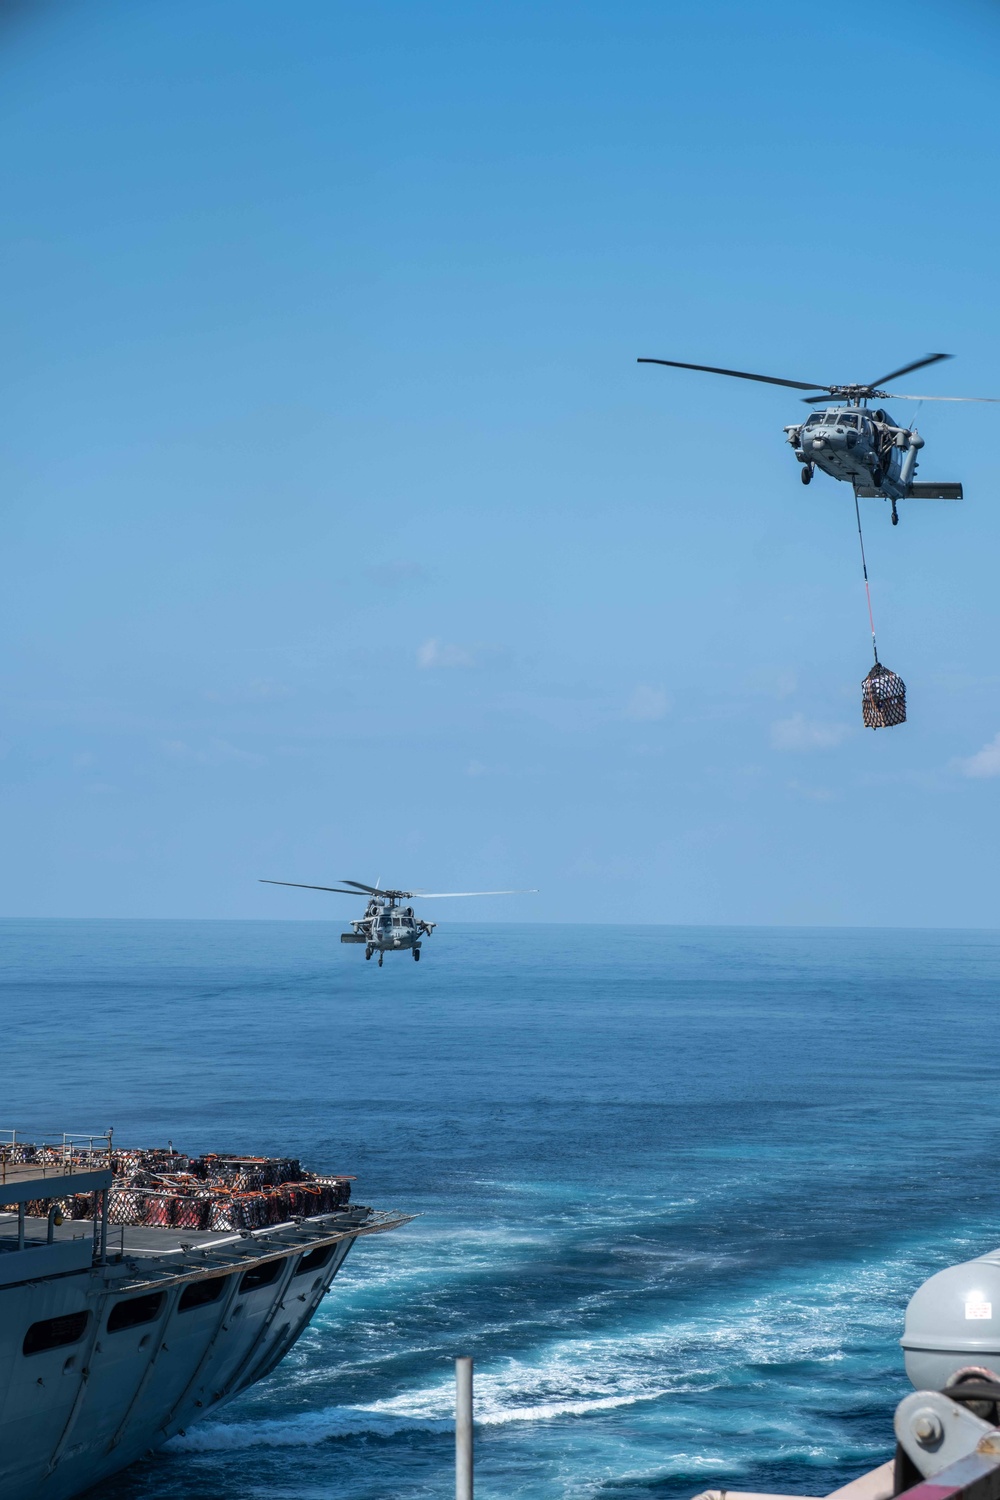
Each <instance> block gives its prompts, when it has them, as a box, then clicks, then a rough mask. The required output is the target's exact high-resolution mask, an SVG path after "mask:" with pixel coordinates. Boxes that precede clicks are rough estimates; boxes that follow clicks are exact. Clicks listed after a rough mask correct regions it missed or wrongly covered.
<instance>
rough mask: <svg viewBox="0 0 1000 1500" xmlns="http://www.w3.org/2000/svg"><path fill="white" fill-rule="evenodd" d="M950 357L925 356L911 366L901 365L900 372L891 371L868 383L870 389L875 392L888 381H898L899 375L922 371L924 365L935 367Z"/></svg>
mask: <svg viewBox="0 0 1000 1500" xmlns="http://www.w3.org/2000/svg"><path fill="white" fill-rule="evenodd" d="M952 357H953V356H952V355H950V354H925V355H924V357H923V359H916V360H914V361H913V364H912V365H903V367H902V369H900V370H892V371H890V373H889V374H888V375H880V376H879V378H878V379H877V380H872V381H870V382H869V386H870V389H871V390H873V391H877V390H878V388H879V386H880V385H886V384H887V383H888V382H889V381H890V380H898V379H899V377H900V375H909V373H910V371H911V370H922V369H923V368H924V366H925V365H936V364H937V362H938V360H939V359H951V358H952ZM897 399H898V398H897Z"/></svg>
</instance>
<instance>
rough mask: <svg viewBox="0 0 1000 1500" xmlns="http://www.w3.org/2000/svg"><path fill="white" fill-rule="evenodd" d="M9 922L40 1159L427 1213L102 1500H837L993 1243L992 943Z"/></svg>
mask: <svg viewBox="0 0 1000 1500" xmlns="http://www.w3.org/2000/svg"><path fill="white" fill-rule="evenodd" d="M339 930H340V929H339V925H338V924H336V923H333V922H322V923H320V922H316V923H310V922H180V921H177V922H128V921H121V922H117V921H105V922H97V921H79V922H74V921H8V922H4V923H2V924H0V937H2V943H0V952H2V955H3V956H2V970H0V982H2V986H3V1017H4V1049H3V1067H2V1078H3V1098H4V1105H3V1109H2V1110H0V1126H3V1127H7V1128H11V1127H16V1128H17V1129H18V1130H19V1131H23V1132H24V1133H25V1134H26V1135H28V1136H36V1137H40V1136H48V1137H49V1138H51V1137H52V1135H53V1134H54V1133H56V1132H62V1131H63V1130H72V1131H100V1130H104V1129H106V1128H107V1127H109V1126H113V1127H114V1130H115V1139H116V1141H118V1142H120V1143H122V1144H130V1143H135V1144H144V1145H146V1144H161V1143H165V1142H166V1141H167V1140H168V1139H169V1140H171V1141H173V1143H174V1144H175V1145H176V1146H179V1147H180V1148H181V1149H183V1150H186V1151H189V1152H192V1153H194V1152H200V1151H203V1150H230V1149H231V1150H243V1151H249V1152H253V1153H258V1154H259V1153H275V1154H282V1155H284V1154H292V1155H299V1156H301V1158H302V1160H303V1161H304V1163H305V1164H306V1165H308V1166H311V1167H313V1168H317V1169H322V1170H330V1171H337V1172H350V1173H355V1174H356V1175H357V1182H356V1183H355V1185H354V1197H355V1199H356V1200H357V1201H359V1202H362V1203H371V1204H373V1205H375V1206H377V1207H379V1208H394V1209H400V1210H404V1211H406V1212H407V1213H411V1214H414V1215H417V1217H416V1218H415V1219H414V1221H413V1222H412V1223H411V1224H409V1225H407V1226H405V1227H404V1228H402V1229H400V1230H398V1231H396V1232H395V1233H393V1234H389V1235H385V1236H381V1237H376V1238H372V1239H367V1240H362V1241H361V1242H359V1243H358V1244H357V1245H356V1247H355V1248H354V1250H353V1251H352V1253H351V1256H350V1257H349V1259H348V1261H347V1263H346V1265H345V1267H344V1269H343V1271H342V1272H341V1274H340V1275H339V1276H338V1277H337V1279H336V1281H335V1282H334V1284H333V1289H332V1292H331V1294H330V1296H329V1297H328V1298H327V1299H326V1300H325V1302H324V1303H323V1306H322V1308H321V1310H320V1312H319V1314H318V1315H317V1318H316V1319H315V1321H314V1323H313V1325H312V1327H311V1329H310V1330H309V1331H308V1333H307V1334H306V1335H305V1336H304V1337H303V1339H302V1340H301V1341H300V1343H299V1344H298V1345H297V1346H296V1348H295V1349H294V1350H293V1352H292V1353H291V1355H290V1356H289V1357H288V1358H287V1359H286V1360H285V1361H284V1363H283V1364H282V1365H281V1366H280V1367H279V1368H278V1370H277V1371H276V1372H275V1373H274V1374H273V1375H271V1376H270V1378H269V1379H267V1380H266V1381H264V1382H262V1383H261V1384H259V1385H258V1386H256V1387H254V1388H253V1390H252V1391H250V1392H249V1393H248V1394H247V1395H245V1396H243V1397H242V1398H240V1399H239V1400H238V1401H236V1402H234V1403H232V1404H231V1405H230V1406H228V1407H227V1408H225V1409H224V1410H223V1411H221V1412H220V1413H218V1414H217V1415H216V1416H213V1417H210V1418H208V1419H206V1420H205V1422H204V1423H202V1424H201V1425H200V1426H198V1427H195V1428H192V1429H191V1430H190V1431H189V1432H188V1434H187V1435H186V1436H184V1437H180V1438H176V1439H175V1440H174V1441H173V1442H171V1443H170V1445H169V1446H168V1447H167V1448H166V1449H164V1450H163V1451H161V1452H160V1453H158V1454H157V1455H156V1456H154V1457H152V1458H149V1459H147V1460H146V1461H144V1462H143V1463H141V1464H139V1465H138V1466H136V1467H134V1468H133V1469H131V1470H129V1471H127V1472H126V1473H125V1474H123V1475H121V1476H120V1477H119V1478H117V1479H115V1480H114V1481H113V1482H111V1483H109V1484H105V1485H103V1486H102V1488H101V1495H102V1500H181V1497H183V1500H237V1497H239V1500H334V1497H336V1500H375V1497H378V1500H385V1497H389V1496H391V1497H393V1500H424V1497H427V1500H429V1497H431V1496H434V1497H441V1496H446V1495H448V1494H449V1492H453V1484H454V1480H453V1439H452V1434H451V1430H450V1416H451V1413H452V1410H453V1365H452V1361H453V1360H454V1358H455V1356H456V1355H460V1354H471V1355H473V1356H474V1358H475V1360H476V1406H477V1421H478V1428H477V1435H476V1487H477V1496H478V1497H479V1500H500V1497H510V1496H514V1495H516V1496H519V1497H520V1496H523V1497H526V1500H569V1497H573V1500H589V1497H601V1500H639V1497H643V1496H655V1497H665V1500H672V1497H678V1500H682V1497H688V1496H691V1495H693V1494H694V1493H695V1492H696V1491H698V1490H700V1489H703V1488H705V1487H707V1486H716V1485H722V1486H725V1487H732V1488H737V1489H742V1490H766V1491H789V1492H794V1491H802V1492H804V1493H807V1494H813V1495H823V1494H825V1493H827V1491H829V1490H831V1489H833V1488H834V1487H835V1486H837V1485H839V1484H842V1483H844V1482H846V1481H847V1480H848V1479H850V1478H852V1477H854V1476H855V1475H856V1474H858V1473H860V1472H861V1471H863V1470H864V1469H866V1468H869V1467H871V1466H873V1465H875V1464H878V1463H881V1462H882V1461H883V1460H884V1459H885V1458H887V1457H889V1456H890V1453H891V1443H892V1412H893V1408H894V1405H895V1403H896V1402H897V1401H898V1400H899V1398H900V1397H901V1396H902V1395H903V1394H905V1392H906V1390H907V1389H908V1386H907V1384H906V1381H905V1378H904V1375H903V1368H902V1358H901V1351H900V1349H899V1346H898V1339H899V1335H900V1332H901V1327H902V1316H903V1310H904V1308H905V1305H906V1302H907V1299H908V1298H909V1296H910V1294H911V1293H912V1292H913V1291H914V1289H915V1288H916V1287H917V1286H918V1285H919V1283H920V1282H921V1281H922V1280H923V1279H924V1278H925V1277H926V1276H928V1275H929V1274H931V1273H932V1272H933V1271H935V1270H937V1269H939V1268H940V1267H942V1266H945V1265H947V1264H949V1263H951V1262H953V1261H956V1260H961V1259H967V1258H968V1257H970V1256H972V1255H974V1254H977V1253H980V1252H982V1251H984V1250H986V1249H989V1248H992V1247H993V1246H995V1245H996V1244H997V1243H1000V1205H998V1202H997V1192H996V1187H995V1182H996V1168H995V1163H996V1159H997V1153H998V1144H1000V1142H998V1128H1000V1100H998V1093H997V1074H998V1068H997V1060H996V1058H997V1054H996V1050H995V1049H996V1041H995V1038H994V1035H993V1030H992V1028H993V1024H994V1020H995V1014H996V1010H995V1007H996V1002H997V994H998V988H1000V933H995V932H977V931H951V932H948V931H939V932H931V931H886V930H877V929H866V930H844V929H815V930H808V929H801V928H797V929H760V928H745V929H736V928H677V927H634V928H630V927H604V928H602V927H573V926H539V925H525V926H502V927H501V926H493V927H489V926H482V927H478V926H466V925H461V926H459V925H452V924H447V925H445V926H442V927H441V928H439V930H438V932H436V933H435V934H434V936H433V938H432V939H431V940H430V941H428V942H427V943H426V945H425V948H424V954H423V961H422V962H421V963H420V964H419V965H418V964H414V963H413V962H412V961H411V960H410V959H409V958H408V957H403V956H400V957H397V958H392V957H390V958H387V959H386V963H385V967H384V968H383V969H382V970H379V969H378V967H377V966H376V964H375V963H374V962H372V963H365V961H364V958H363V955H362V953H361V951H359V949H357V948H355V947H341V945H340V943H339V940H338V934H339Z"/></svg>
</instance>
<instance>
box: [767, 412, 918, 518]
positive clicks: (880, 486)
mask: <svg viewBox="0 0 1000 1500" xmlns="http://www.w3.org/2000/svg"><path fill="white" fill-rule="evenodd" d="M785 432H786V434H787V437H788V441H789V442H790V443H791V445H792V447H793V448H794V449H795V456H796V458H797V459H798V460H799V463H801V464H808V465H810V466H811V467H815V468H817V469H822V470H823V472H824V473H825V474H829V475H830V476H831V477H832V478H833V479H846V480H847V482H848V483H849V484H852V485H854V486H855V488H856V489H859V490H863V489H868V488H871V489H873V490H875V491H876V493H878V494H880V495H883V496H884V497H885V498H886V499H887V500H902V499H903V497H904V496H905V495H906V494H907V493H908V490H909V487H910V485H911V484H912V482H913V476H914V474H915V472H916V468H917V453H918V452H919V450H920V449H921V448H922V447H923V445H924V440H923V438H922V437H921V436H920V434H919V433H918V432H917V431H916V429H911V428H908V427H899V426H897V424H896V423H895V422H894V421H893V420H892V418H891V417H890V415H889V413H888V412H887V411H883V410H881V409H879V410H877V411H870V410H869V408H868V407H866V406H837V407H831V408H829V410H827V411H814V412H813V413H812V415H811V416H810V417H808V418H807V419H806V421H805V422H801V423H794V424H792V425H790V426H788V427H786V428H785Z"/></svg>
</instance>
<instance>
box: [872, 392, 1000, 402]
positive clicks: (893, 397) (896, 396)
mask: <svg viewBox="0 0 1000 1500" xmlns="http://www.w3.org/2000/svg"><path fill="white" fill-rule="evenodd" d="M886 399H887V400H889V401H1000V396H904V395H902V394H901V393H900V392H899V391H895V392H892V391H887V392H886Z"/></svg>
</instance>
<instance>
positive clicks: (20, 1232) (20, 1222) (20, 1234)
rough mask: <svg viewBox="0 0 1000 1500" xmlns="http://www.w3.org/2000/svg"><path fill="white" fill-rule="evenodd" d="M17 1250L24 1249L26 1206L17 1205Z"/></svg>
mask: <svg viewBox="0 0 1000 1500" xmlns="http://www.w3.org/2000/svg"><path fill="white" fill-rule="evenodd" d="M17 1248H18V1249H19V1250H23V1249H24V1204H23V1203H19V1204H18V1205H17Z"/></svg>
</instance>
